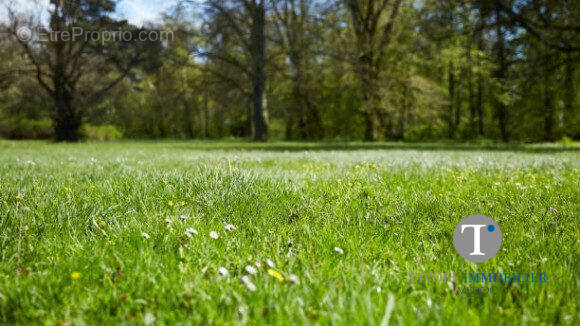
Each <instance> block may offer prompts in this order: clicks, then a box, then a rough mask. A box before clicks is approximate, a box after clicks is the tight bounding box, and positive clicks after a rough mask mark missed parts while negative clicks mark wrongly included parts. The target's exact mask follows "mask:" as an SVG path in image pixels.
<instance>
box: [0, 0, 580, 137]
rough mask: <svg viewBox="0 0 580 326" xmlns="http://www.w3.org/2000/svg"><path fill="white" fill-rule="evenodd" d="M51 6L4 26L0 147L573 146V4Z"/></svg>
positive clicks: (293, 1) (241, 1) (231, 0)
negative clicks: (26, 143)
mask: <svg viewBox="0 0 580 326" xmlns="http://www.w3.org/2000/svg"><path fill="white" fill-rule="evenodd" d="M50 3H51V6H50V7H49V8H48V9H47V10H48V17H49V18H48V19H47V21H42V19H40V18H38V17H36V16H34V15H32V14H30V13H17V12H14V11H12V10H9V12H10V15H9V20H8V21H5V22H3V23H2V26H1V28H2V31H3V33H2V34H0V37H1V39H0V42H1V47H0V135H2V136H3V137H7V138H50V137H52V138H55V139H56V140H63V141H76V140H79V139H81V138H82V137H87V136H88V137H91V138H119V137H121V135H123V136H124V137H134V138H165V137H171V138H223V137H246V138H252V139H254V140H267V139H289V140H290V139H296V140H322V139H344V140H351V139H352V140H357V139H362V140H368V141H374V140H407V141H418V140H437V139H458V140H471V139H481V138H485V139H494V140H500V141H554V140H558V139H561V138H562V137H571V138H575V139H578V138H580V110H579V107H578V91H577V88H576V85H577V83H578V78H579V77H578V76H579V73H578V69H577V66H578V58H579V55H580V42H579V38H578V33H579V32H580V21H579V19H578V17H580V11H579V6H580V3H579V2H578V1H565V0H555V1H547V0H546V1H541V0H537V1H533V0H530V1H515V0H511V1H510V0H489V1H467V0H465V1H434V0H423V1H404V0H333V1H330V0H329V1H317V0H207V1H183V2H181V3H180V4H179V5H177V6H176V7H175V8H173V9H172V10H170V11H169V12H166V13H164V14H163V21H162V22H161V23H158V24H156V25H150V26H146V27H136V26H132V25H131V24H129V23H128V22H127V21H122V20H115V19H113V18H111V13H113V12H114V10H115V1H112V0H91V1H89V0H86V1H84V0H75V1H72V0H51V1H50ZM8 8H10V7H8ZM22 26H26V27H29V28H30V29H31V30H33V31H36V30H38V29H36V27H38V26H42V28H44V29H45V30H46V31H70V30H72V28H73V27H78V26H80V27H83V28H84V29H87V30H98V31H119V30H123V31H126V32H129V33H138V32H140V31H143V30H166V31H168V30H169V31H172V32H173V33H172V38H171V40H165V41H161V40H147V41H134V40H133V41H126V42H119V41H111V42H94V41H86V40H65V39H63V38H57V39H55V40H49V41H41V40H39V39H38V38H37V37H36V35H35V34H33V35H32V38H31V39H30V40H25V41H23V40H21V39H19V37H18V36H19V35H18V31H19V28H21V27H22Z"/></svg>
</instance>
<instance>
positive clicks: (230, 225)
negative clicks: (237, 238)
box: [225, 224, 236, 231]
mask: <svg viewBox="0 0 580 326" xmlns="http://www.w3.org/2000/svg"><path fill="white" fill-rule="evenodd" d="M225 228H226V230H228V231H234V230H235V229H236V227H235V226H233V225H232V224H226V226H225Z"/></svg>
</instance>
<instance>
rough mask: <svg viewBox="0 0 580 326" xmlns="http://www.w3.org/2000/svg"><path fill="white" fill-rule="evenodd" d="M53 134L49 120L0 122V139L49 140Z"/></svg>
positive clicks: (10, 120) (14, 119)
mask: <svg viewBox="0 0 580 326" xmlns="http://www.w3.org/2000/svg"><path fill="white" fill-rule="evenodd" d="M53 134H54V129H53V127H52V122H51V121H50V119H42V120H33V119H25V118H22V119H16V118H13V119H6V120H0V137H4V138H8V139H50V138H52V136H53Z"/></svg>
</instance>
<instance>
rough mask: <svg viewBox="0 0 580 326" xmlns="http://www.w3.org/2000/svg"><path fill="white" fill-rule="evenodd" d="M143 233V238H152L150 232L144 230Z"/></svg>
mask: <svg viewBox="0 0 580 326" xmlns="http://www.w3.org/2000/svg"><path fill="white" fill-rule="evenodd" d="M141 235H142V236H143V238H145V239H149V238H151V236H150V235H149V234H147V233H145V232H143V233H142V234H141Z"/></svg>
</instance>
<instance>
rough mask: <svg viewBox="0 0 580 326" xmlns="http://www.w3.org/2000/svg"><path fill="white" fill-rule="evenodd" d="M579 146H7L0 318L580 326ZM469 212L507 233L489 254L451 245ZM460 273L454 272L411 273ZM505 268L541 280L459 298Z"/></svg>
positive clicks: (0, 176) (3, 152) (1, 190)
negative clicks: (429, 276)
mask: <svg viewBox="0 0 580 326" xmlns="http://www.w3.org/2000/svg"><path fill="white" fill-rule="evenodd" d="M579 159H580V151H578V147H562V146H560V145H535V146H513V145H510V146H502V145H486V146H483V145H475V144H471V145H469V144H468V145H452V144H443V145H440V144H439V145H438V144H414V145H412V144H400V143H386V144H385V143H383V144H364V143H351V144H347V143H323V144H302V143H266V144H251V143H241V142H177V141H175V142H162V143H152V142H119V143H88V144H51V143H42V142H8V141H4V142H0V323H3V324H13V323H22V324H24V323H41V324H43V323H46V324H55V323H69V324H83V323H87V324H110V323H137V324H141V323H144V322H145V321H147V320H149V321H151V320H153V319H154V321H155V323H159V324H168V323H175V322H183V323H191V324H207V323H215V324H223V323H228V324H238V323H248V324H252V325H253V324H303V323H314V324H345V325H355V324H356V325H361V324H369V325H379V324H380V323H381V320H383V319H385V321H386V319H387V318H386V317H389V316H386V315H390V320H389V321H390V322H391V324H412V323H421V324H424V323H426V324H441V325H448V324H458V325H464V324H492V323H495V324H521V323H524V324H526V323H532V324H536V323H542V322H545V323H549V324H554V323H563V324H577V323H578V322H579V317H580V315H579V313H578V310H579V304H578V302H579V300H578V299H579V293H580V281H579V277H578V275H579V273H580V263H579V254H580V232H579V224H580V223H579V217H580V216H579V214H578V213H579V212H580V207H579V203H580V201H579V198H580V170H579V167H580V160H579ZM170 202H173V206H170V204H169V203H170ZM476 213H479V214H484V215H488V216H490V217H492V218H493V219H494V220H495V221H496V222H497V223H498V224H499V226H500V228H501V230H502V233H503V244H502V248H501V249H500V252H498V254H497V255H496V256H495V257H494V258H493V259H491V260H489V261H487V262H484V263H479V264H475V263H469V262H467V261H465V260H464V259H462V258H461V257H460V256H459V255H458V254H457V253H456V252H455V250H454V248H453V242H452V234H453V230H454V228H455V225H456V224H457V223H458V222H459V221H460V220H461V219H462V218H463V217H465V216H467V215H470V214H476ZM180 215H186V216H189V218H188V219H186V220H182V219H180ZM166 218H170V219H171V224H170V225H171V228H168V227H167V225H166V222H165V219H166ZM226 223H231V224H233V225H235V226H236V227H237V229H236V230H235V231H232V232H228V231H226V230H225V229H224V225H225V224H226ZM189 227H192V228H195V229H196V230H197V231H199V234H198V235H194V236H193V237H192V238H188V237H186V236H185V230H186V228H189ZM212 230H215V231H218V232H219V234H220V237H219V239H212V238H210V237H209V232H210V231H212ZM143 232H145V233H147V234H149V235H150V238H149V239H145V238H144V237H143V236H142V233H143ZM334 247H339V248H341V249H343V251H344V254H342V255H341V254H339V253H337V252H336V251H335V250H334ZM266 259H271V260H272V261H273V262H274V263H275V265H276V267H275V269H276V270H277V271H279V272H280V273H282V274H283V276H284V277H285V278H286V280H284V281H283V282H279V281H277V280H276V279H275V278H274V277H272V276H270V275H268V273H267V272H266V269H267V267H266V263H265V260H266ZM256 262H260V263H261V267H259V268H257V270H258V274H257V275H255V276H250V278H251V280H252V282H253V283H254V284H255V286H256V288H257V289H256V291H255V292H251V291H249V289H248V288H247V287H246V286H245V285H244V283H242V282H241V281H240V280H241V277H242V276H243V275H246V274H247V273H246V272H245V271H244V267H245V266H246V265H255V263H256ZM219 267H225V268H226V269H227V270H228V271H229V276H227V277H221V276H219V274H218V268H219ZM450 271H454V272H455V273H456V274H458V275H459V277H458V280H456V283H455V284H451V285H450V284H444V283H411V282H410V278H409V276H408V275H407V273H408V272H414V273H419V272H450ZM497 271H503V272H523V273H525V272H544V273H546V274H547V283H545V284H540V283H533V284H499V285H497V286H498V287H499V290H498V291H497V293H496V294H494V295H466V294H460V293H458V291H457V288H458V287H460V286H463V285H464V283H463V280H462V275H463V273H465V272H484V273H492V272H497ZM71 273H80V278H78V279H76V280H75V279H73V278H71ZM290 274H295V275H296V276H297V277H298V278H299V280H300V283H299V284H292V283H290V282H288V281H287V278H288V276H289V275H290ZM451 286H452V287H453V288H454V289H455V290H451ZM379 289H380V290H379ZM389 294H391V295H392V303H394V308H393V310H392V312H391V313H390V314H388V313H387V314H386V310H388V309H386V306H387V301H388V297H389Z"/></svg>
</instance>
